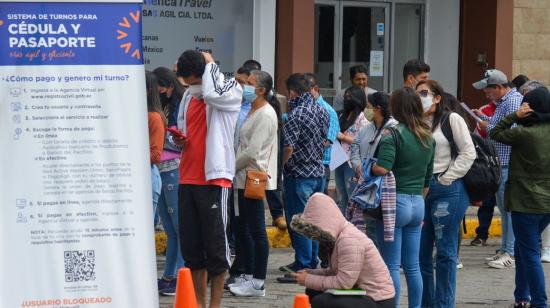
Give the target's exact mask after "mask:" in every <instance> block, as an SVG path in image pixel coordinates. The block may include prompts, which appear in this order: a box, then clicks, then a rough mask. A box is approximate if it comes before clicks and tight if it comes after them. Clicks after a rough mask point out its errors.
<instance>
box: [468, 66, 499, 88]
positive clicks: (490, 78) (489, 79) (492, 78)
mask: <svg viewBox="0 0 550 308" xmlns="http://www.w3.org/2000/svg"><path fill="white" fill-rule="evenodd" d="M483 77H484V78H483V79H481V80H480V81H478V82H474V83H473V84H472V86H474V88H476V89H478V90H483V89H485V88H487V86H488V85H493V84H504V83H508V77H506V75H505V74H504V73H503V72H501V71H499V70H497V69H491V70H486V71H485V75H484V76H483Z"/></svg>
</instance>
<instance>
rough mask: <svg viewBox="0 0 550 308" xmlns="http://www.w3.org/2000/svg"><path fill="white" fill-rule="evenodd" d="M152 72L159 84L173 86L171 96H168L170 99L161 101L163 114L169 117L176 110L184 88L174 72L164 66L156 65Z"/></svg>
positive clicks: (167, 86)
mask: <svg viewBox="0 0 550 308" xmlns="http://www.w3.org/2000/svg"><path fill="white" fill-rule="evenodd" d="M153 74H155V76H156V77H157V83H158V85H159V86H161V87H166V88H169V87H173V89H174V90H172V97H170V99H168V100H166V101H161V107H162V110H163V111H164V115H165V116H166V117H167V118H170V117H171V115H172V114H173V113H174V111H175V110H176V105H177V103H178V102H180V101H181V99H182V97H183V93H184V92H185V89H184V87H183V85H182V84H181V83H180V82H179V80H178V78H177V76H176V74H175V73H174V72H173V71H172V70H170V69H168V68H166V67H162V66H161V67H157V68H156V69H155V70H154V71H153Z"/></svg>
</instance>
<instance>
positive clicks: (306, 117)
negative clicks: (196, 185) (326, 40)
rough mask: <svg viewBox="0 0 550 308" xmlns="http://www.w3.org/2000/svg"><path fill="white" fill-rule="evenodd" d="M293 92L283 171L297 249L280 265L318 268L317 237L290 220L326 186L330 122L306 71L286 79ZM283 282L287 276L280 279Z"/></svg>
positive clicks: (285, 131)
mask: <svg viewBox="0 0 550 308" xmlns="http://www.w3.org/2000/svg"><path fill="white" fill-rule="evenodd" d="M286 86H287V89H288V92H289V96H288V98H289V101H288V106H289V112H288V121H287V122H286V123H285V124H284V127H283V136H284V138H283V140H284V154H283V175H284V184H283V185H284V195H285V212H286V213H285V214H286V215H285V216H286V219H287V225H288V226H289V228H288V230H289V233H290V237H291V240H292V247H293V248H294V251H295V259H294V262H293V263H292V264H289V265H287V266H283V267H281V268H280V269H281V270H282V271H286V272H297V271H299V270H302V269H306V268H316V267H317V264H318V260H317V255H318V250H319V246H318V243H317V242H315V241H311V240H310V239H308V238H307V237H305V236H303V235H300V234H298V233H296V232H294V230H292V228H290V221H291V220H292V217H293V216H294V215H296V214H300V213H302V212H303V211H304V208H305V205H306V202H307V200H308V199H309V197H310V196H311V195H313V194H314V193H316V192H323V191H324V189H325V167H324V165H323V155H324V151H325V141H326V139H327V131H328V126H329V115H328V113H327V112H326V111H325V109H324V108H323V107H321V105H320V104H318V103H316V102H315V101H314V100H313V97H312V96H311V94H310V93H309V91H310V87H309V82H308V81H307V80H306V78H305V76H304V74H292V75H290V77H289V78H288V79H287V81H286ZM278 280H279V281H280V282H289V281H284V277H283V279H282V280H281V279H278Z"/></svg>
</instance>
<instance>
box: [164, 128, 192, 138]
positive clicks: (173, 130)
mask: <svg viewBox="0 0 550 308" xmlns="http://www.w3.org/2000/svg"><path fill="white" fill-rule="evenodd" d="M165 130H166V131H167V132H170V133H172V135H174V136H176V137H178V138H181V139H187V136H186V135H185V134H184V133H182V132H181V131H180V130H179V129H176V128H173V127H166V128H165Z"/></svg>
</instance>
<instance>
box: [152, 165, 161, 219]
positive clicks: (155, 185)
mask: <svg viewBox="0 0 550 308" xmlns="http://www.w3.org/2000/svg"><path fill="white" fill-rule="evenodd" d="M151 189H152V191H153V196H152V197H153V227H154V226H155V225H154V217H155V216H156V215H157V205H158V203H159V197H160V191H161V189H162V180H161V179H160V172H159V169H158V168H157V165H151Z"/></svg>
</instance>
